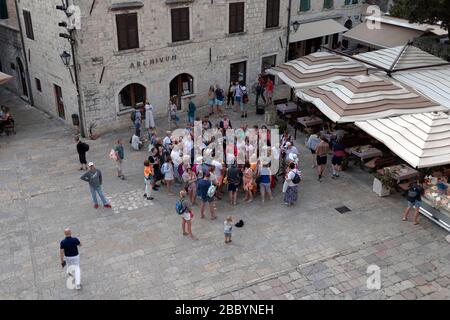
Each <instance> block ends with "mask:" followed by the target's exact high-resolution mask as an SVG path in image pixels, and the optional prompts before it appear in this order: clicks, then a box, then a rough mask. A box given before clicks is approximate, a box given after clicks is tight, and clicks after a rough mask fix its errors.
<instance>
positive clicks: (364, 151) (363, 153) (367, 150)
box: [345, 145, 383, 167]
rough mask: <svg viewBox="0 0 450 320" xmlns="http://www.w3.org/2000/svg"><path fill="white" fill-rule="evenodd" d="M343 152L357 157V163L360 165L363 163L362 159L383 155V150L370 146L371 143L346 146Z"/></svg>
mask: <svg viewBox="0 0 450 320" xmlns="http://www.w3.org/2000/svg"><path fill="white" fill-rule="evenodd" d="M345 152H347V153H348V154H350V155H354V156H356V157H357V158H359V164H360V166H361V167H362V165H363V163H364V160H367V159H372V158H376V157H381V156H383V152H382V151H381V150H379V149H377V148H375V147H372V146H371V145H366V146H357V147H352V148H347V149H345Z"/></svg>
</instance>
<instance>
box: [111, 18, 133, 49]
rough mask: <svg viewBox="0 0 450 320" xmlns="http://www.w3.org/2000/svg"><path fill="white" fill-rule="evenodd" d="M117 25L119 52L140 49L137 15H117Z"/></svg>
mask: <svg viewBox="0 0 450 320" xmlns="http://www.w3.org/2000/svg"><path fill="white" fill-rule="evenodd" d="M116 25H117V41H118V47H119V50H129V49H136V48H139V29H138V19H137V13H127V14H118V15H116Z"/></svg>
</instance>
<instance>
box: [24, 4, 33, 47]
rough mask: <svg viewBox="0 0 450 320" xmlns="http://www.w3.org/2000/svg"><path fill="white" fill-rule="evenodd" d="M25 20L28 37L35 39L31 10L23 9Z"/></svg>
mask: <svg viewBox="0 0 450 320" xmlns="http://www.w3.org/2000/svg"><path fill="white" fill-rule="evenodd" d="M23 21H24V23H25V33H26V35H27V38H28V39H31V40H34V32H33V22H32V21H31V13H30V11H26V10H23Z"/></svg>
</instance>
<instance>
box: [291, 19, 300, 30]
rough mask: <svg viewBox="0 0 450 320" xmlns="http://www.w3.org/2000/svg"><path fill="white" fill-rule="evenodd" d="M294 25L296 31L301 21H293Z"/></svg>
mask: <svg viewBox="0 0 450 320" xmlns="http://www.w3.org/2000/svg"><path fill="white" fill-rule="evenodd" d="M292 27H293V28H294V31H295V32H297V30H298V28H299V27H300V22H298V21H294V22H293V23H292Z"/></svg>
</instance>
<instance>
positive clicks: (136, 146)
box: [131, 134, 144, 151]
mask: <svg viewBox="0 0 450 320" xmlns="http://www.w3.org/2000/svg"><path fill="white" fill-rule="evenodd" d="M143 146H144V143H143V142H142V141H141V139H140V138H139V137H138V136H137V135H136V134H133V137H132V138H131V147H132V148H133V150H135V151H139V150H141V148H142V147H143Z"/></svg>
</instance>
